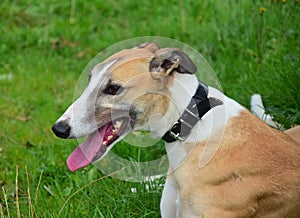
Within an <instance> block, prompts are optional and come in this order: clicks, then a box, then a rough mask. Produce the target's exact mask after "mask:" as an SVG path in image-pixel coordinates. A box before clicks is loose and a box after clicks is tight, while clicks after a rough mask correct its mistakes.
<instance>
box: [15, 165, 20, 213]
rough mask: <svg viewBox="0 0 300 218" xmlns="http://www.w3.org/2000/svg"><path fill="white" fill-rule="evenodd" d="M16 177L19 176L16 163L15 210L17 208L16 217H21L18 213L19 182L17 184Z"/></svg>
mask: <svg viewBox="0 0 300 218" xmlns="http://www.w3.org/2000/svg"><path fill="white" fill-rule="evenodd" d="M18 178H19V168H18V165H17V166H16V210H17V217H18V218H21V214H20V207H19V206H20V205H19V184H18Z"/></svg>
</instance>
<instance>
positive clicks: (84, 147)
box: [52, 43, 197, 171]
mask: <svg viewBox="0 0 300 218" xmlns="http://www.w3.org/2000/svg"><path fill="white" fill-rule="evenodd" d="M196 70H197V69H196V66H195V65H194V63H193V62H192V61H191V59H190V58H189V57H188V56H187V55H186V54H185V53H184V52H183V51H181V50H179V49H176V48H163V49H160V48H159V47H158V45H156V44H154V43H144V44H141V45H139V46H136V47H134V48H132V49H127V50H123V51H120V52H118V53H116V54H114V55H112V56H111V57H109V58H108V59H106V60H105V61H104V62H102V63H100V64H98V65H96V66H95V67H94V68H93V70H92V72H91V73H90V75H89V83H88V85H87V87H86V89H85V90H84V92H83V93H82V95H81V96H80V97H79V98H78V99H77V100H76V101H75V102H74V103H73V104H72V105H71V106H70V107H69V108H68V109H67V110H66V112H65V113H64V114H63V115H62V116H61V117H60V118H59V119H58V120H57V122H56V123H55V125H54V126H53V127H52V130H53V132H54V133H55V134H56V135H57V136H58V137H61V138H79V137H83V136H87V139H86V141H85V142H84V143H82V144H81V145H79V146H78V147H77V148H76V150H75V151H74V152H73V153H72V154H71V155H70V157H69V158H68V161H67V164H68V167H69V168H70V170H72V171H75V170H77V169H79V168H81V167H84V166H86V165H87V164H89V163H91V162H94V161H96V160H99V159H101V158H102V157H104V155H105V154H106V153H107V152H108V151H109V150H110V149H111V148H112V147H113V145H114V144H115V143H116V142H118V141H119V140H121V139H122V138H124V137H125V136H126V135H127V134H128V133H129V132H130V131H132V130H133V129H146V130H149V126H148V121H149V119H150V117H151V115H152V114H154V113H159V114H162V115H164V114H165V113H166V111H167V110H168V108H169V105H170V100H169V98H168V96H169V89H168V87H170V86H171V85H172V82H173V78H174V73H179V74H194V73H195V72H196Z"/></svg>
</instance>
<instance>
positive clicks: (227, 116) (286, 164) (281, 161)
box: [52, 43, 300, 218]
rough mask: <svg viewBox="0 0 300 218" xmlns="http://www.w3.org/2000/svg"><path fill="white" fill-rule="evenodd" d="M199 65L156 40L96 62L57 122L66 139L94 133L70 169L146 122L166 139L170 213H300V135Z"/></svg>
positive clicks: (164, 206) (165, 200) (166, 209)
mask: <svg viewBox="0 0 300 218" xmlns="http://www.w3.org/2000/svg"><path fill="white" fill-rule="evenodd" d="M196 72H197V67H196V66H195V64H194V63H193V61H192V60H191V58H190V57H189V56H188V54H186V53H185V52H183V51H182V50H180V49H177V48H160V47H159V46H158V45H157V44H155V43H143V44H141V45H138V46H136V47H133V48H131V49H127V50H122V51H120V52H118V53H116V54H114V55H112V56H110V57H109V58H107V59H106V60H105V61H103V62H102V63H99V64H98V65H96V66H95V67H94V68H93V69H92V71H91V74H90V76H89V83H88V85H87V87H86V89H85V90H84V92H83V93H82V95H81V96H80V97H79V98H78V99H77V100H76V101H75V102H74V103H73V104H72V105H71V106H70V107H69V108H68V109H67V110H66V112H65V113H64V114H63V115H62V116H61V117H60V118H59V119H58V120H57V122H56V123H55V124H54V126H53V127H52V130H53V132H54V133H55V134H56V135H57V136H58V137H61V138H79V137H83V136H87V139H86V141H85V142H83V143H82V144H80V145H79V146H78V147H77V148H76V149H75V150H74V151H73V153H72V154H71V155H70V156H69V158H68V160H67V165H68V167H69V169H70V170H71V171H75V170H77V169H79V168H82V167H85V166H86V165H88V164H90V163H94V162H97V161H100V160H101V159H102V158H103V157H104V156H105V155H106V154H107V153H108V152H109V150H110V149H111V148H112V147H113V146H114V145H115V144H116V143H117V142H118V141H120V140H122V139H123V138H124V137H125V136H126V135H127V134H128V133H129V132H131V131H134V130H148V131H151V132H152V133H154V134H156V135H157V136H159V137H161V138H162V139H163V140H164V141H166V148H167V155H168V159H169V163H170V168H169V172H168V176H167V179H166V183H165V186H164V190H163V194H162V199H161V215H162V217H170V218H173V217H202V216H203V217H272V218H274V217H300V143H299V142H298V141H296V140H294V139H292V138H291V137H290V136H289V135H288V134H286V133H284V132H282V131H279V130H276V129H274V128H271V127H269V126H268V125H267V124H266V123H264V122H263V121H262V120H260V119H259V118H258V117H256V116H255V115H253V114H252V113H251V112H249V111H248V110H247V109H246V108H245V107H243V106H241V105H240V104H239V103H237V102H236V101H234V100H233V99H230V98H229V97H227V96H225V95H224V94H223V93H222V92H220V91H219V90H217V89H215V88H213V87H209V86H207V85H205V84H204V83H203V82H200V81H198V79H197V77H196V76H195V73H196ZM157 114H159V115H160V116H155V115H157ZM210 150H213V152H210ZM203 160H206V161H204V162H203Z"/></svg>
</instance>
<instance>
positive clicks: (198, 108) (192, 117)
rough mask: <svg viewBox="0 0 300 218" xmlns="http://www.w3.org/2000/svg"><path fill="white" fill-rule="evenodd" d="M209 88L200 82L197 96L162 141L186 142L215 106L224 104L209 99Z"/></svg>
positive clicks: (214, 99) (217, 100)
mask: <svg viewBox="0 0 300 218" xmlns="http://www.w3.org/2000/svg"><path fill="white" fill-rule="evenodd" d="M207 95H208V87H207V86H206V85H205V84H204V83H202V82H200V81H199V85H198V88H197V90H196V93H195V95H194V96H193V97H192V99H191V101H190V103H189V105H188V106H187V107H186V109H185V110H184V112H183V114H182V115H181V116H180V117H179V119H178V120H177V121H176V122H175V123H174V124H173V126H172V127H171V128H170V129H169V130H168V131H167V132H166V133H165V134H164V135H163V137H162V139H163V140H164V141H166V142H175V141H177V140H179V141H184V140H186V138H187V137H188V136H189V135H190V133H191V130H192V128H193V127H194V126H195V125H196V123H197V122H198V121H199V120H200V119H201V118H202V117H203V116H204V114H206V113H207V112H208V111H209V110H210V109H212V108H213V107H215V106H218V105H221V104H223V102H222V101H221V100H219V99H216V98H208V97H207Z"/></svg>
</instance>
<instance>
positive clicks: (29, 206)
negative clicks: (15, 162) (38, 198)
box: [25, 166, 34, 217]
mask: <svg viewBox="0 0 300 218" xmlns="http://www.w3.org/2000/svg"><path fill="white" fill-rule="evenodd" d="M25 171H26V180H27V198H28V214H29V217H33V216H34V208H33V207H32V202H31V195H30V188H29V176H28V169H27V166H25Z"/></svg>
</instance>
